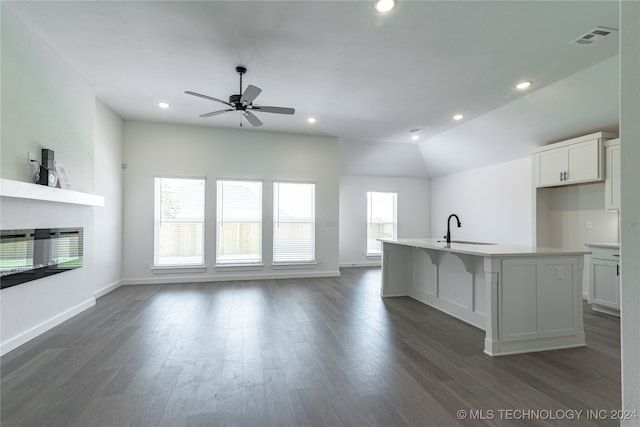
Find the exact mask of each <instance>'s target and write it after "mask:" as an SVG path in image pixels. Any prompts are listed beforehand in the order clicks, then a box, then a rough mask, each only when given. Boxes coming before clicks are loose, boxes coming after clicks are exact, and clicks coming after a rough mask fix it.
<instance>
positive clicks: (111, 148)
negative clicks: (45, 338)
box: [91, 99, 124, 297]
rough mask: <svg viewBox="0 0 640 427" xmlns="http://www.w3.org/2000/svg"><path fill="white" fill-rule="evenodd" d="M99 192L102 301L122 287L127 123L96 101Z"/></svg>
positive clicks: (97, 270) (97, 273) (96, 282)
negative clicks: (106, 295)
mask: <svg viewBox="0 0 640 427" xmlns="http://www.w3.org/2000/svg"><path fill="white" fill-rule="evenodd" d="M95 123H96V127H95V167H94V176H95V190H94V192H95V193H96V194H98V195H100V196H104V199H105V203H104V207H101V208H97V209H95V212H94V221H95V224H96V227H95V247H94V253H95V262H94V279H93V280H92V283H91V284H92V286H93V291H94V295H95V296H96V297H99V296H101V295H104V294H106V293H108V292H110V291H111V290H113V289H115V288H117V287H118V286H119V285H120V279H121V274H122V179H123V178H122V155H123V152H122V151H123V143H122V138H123V128H124V122H123V120H122V119H121V118H120V117H119V116H118V115H116V114H115V113H114V112H113V111H112V110H111V109H109V107H107V106H106V105H105V104H104V103H102V102H101V101H100V100H97V99H96V119H95Z"/></svg>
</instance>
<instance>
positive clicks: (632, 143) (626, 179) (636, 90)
mask: <svg viewBox="0 0 640 427" xmlns="http://www.w3.org/2000/svg"><path fill="white" fill-rule="evenodd" d="M639 21H640V2H635V1H621V2H620V88H621V90H620V153H621V159H622V160H621V167H622V169H621V170H622V201H621V210H620V230H621V233H620V235H621V238H620V258H621V264H620V267H621V291H620V292H621V293H620V301H621V307H620V313H621V325H620V326H621V327H620V329H621V337H622V340H621V342H622V409H623V410H626V411H630V412H629V413H634V414H636V415H637V416H640V414H638V412H640V404H639V402H640V334H638V325H639V324H640V263H638V260H639V259H640V192H639V191H638V187H640V169H639V168H638V165H639V164H640V79H638V76H639V75H640V26H638V22H639ZM632 411H635V412H632ZM620 425H621V426H624V427H626V426H629V427H631V426H637V425H638V418H637V417H633V418H631V417H629V418H627V419H625V420H623V421H621V422H620Z"/></svg>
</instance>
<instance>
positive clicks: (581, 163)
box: [565, 139, 602, 184]
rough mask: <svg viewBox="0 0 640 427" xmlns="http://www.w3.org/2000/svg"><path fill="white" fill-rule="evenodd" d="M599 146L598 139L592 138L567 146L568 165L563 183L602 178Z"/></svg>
mask: <svg viewBox="0 0 640 427" xmlns="http://www.w3.org/2000/svg"><path fill="white" fill-rule="evenodd" d="M600 146H601V145H600V140H598V139H594V140H591V141H585V142H581V143H578V144H573V145H569V146H568V147H567V155H568V162H569V167H568V171H567V172H568V174H567V179H566V180H565V184H570V183H574V182H583V181H595V180H599V179H602V176H600V172H601V169H600V157H601V156H600Z"/></svg>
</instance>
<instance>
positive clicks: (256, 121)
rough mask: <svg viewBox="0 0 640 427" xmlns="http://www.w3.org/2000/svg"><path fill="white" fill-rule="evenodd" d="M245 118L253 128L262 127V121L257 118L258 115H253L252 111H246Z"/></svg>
mask: <svg viewBox="0 0 640 427" xmlns="http://www.w3.org/2000/svg"><path fill="white" fill-rule="evenodd" d="M244 116H245V117H246V119H247V120H248V121H249V123H251V124H252V125H253V126H255V127H258V126H262V122H261V121H260V119H259V118H258V117H256V115H255V114H253V113H252V112H251V111H245V112H244Z"/></svg>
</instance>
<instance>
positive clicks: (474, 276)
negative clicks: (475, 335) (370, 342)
mask: <svg viewBox="0 0 640 427" xmlns="http://www.w3.org/2000/svg"><path fill="white" fill-rule="evenodd" d="M411 260H412V270H411V271H412V281H411V287H410V289H409V296H410V297H412V298H414V299H416V300H418V301H420V302H423V303H425V304H427V305H430V306H431V307H434V308H436V309H438V310H440V311H443V312H445V313H447V314H449V315H451V316H454V317H456V318H458V319H460V320H463V321H465V322H467V323H470V324H471V325H474V326H476V327H478V328H480V329H484V328H485V314H484V313H485V310H486V307H485V295H484V286H485V278H484V271H483V261H482V260H483V258H482V257H478V256H474V255H466V254H456V253H450V252H443V251H435V250H430V249H424V248H413V249H412V257H411Z"/></svg>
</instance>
